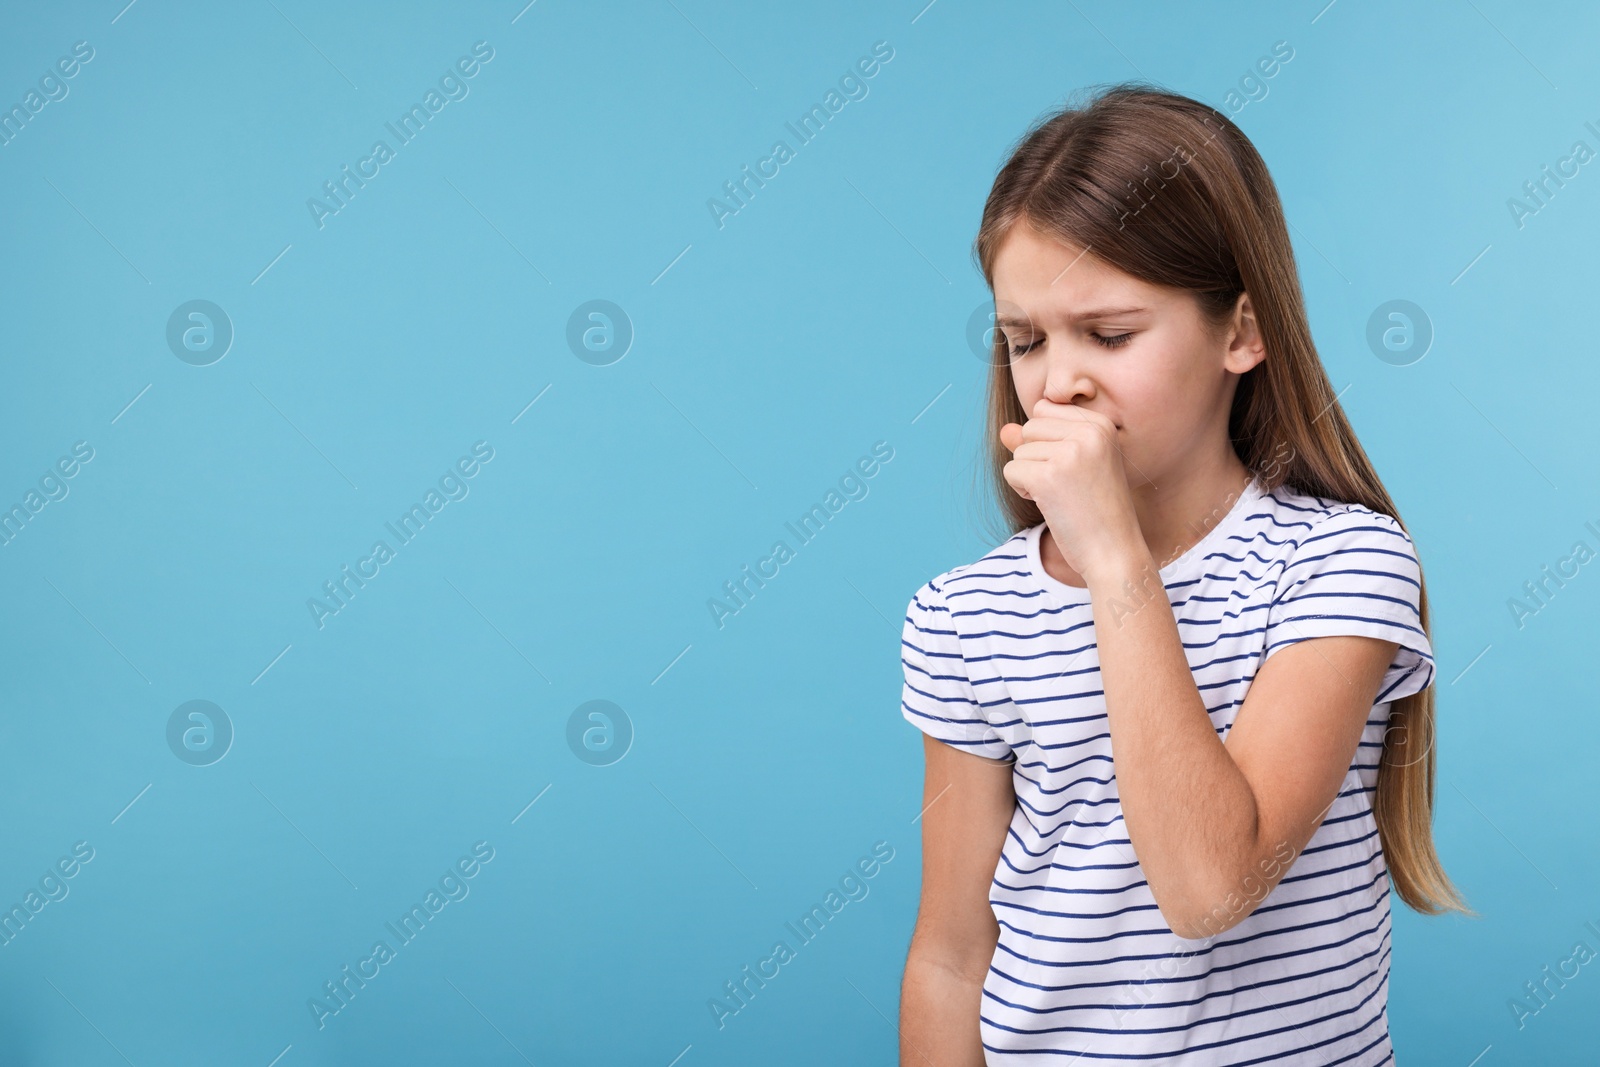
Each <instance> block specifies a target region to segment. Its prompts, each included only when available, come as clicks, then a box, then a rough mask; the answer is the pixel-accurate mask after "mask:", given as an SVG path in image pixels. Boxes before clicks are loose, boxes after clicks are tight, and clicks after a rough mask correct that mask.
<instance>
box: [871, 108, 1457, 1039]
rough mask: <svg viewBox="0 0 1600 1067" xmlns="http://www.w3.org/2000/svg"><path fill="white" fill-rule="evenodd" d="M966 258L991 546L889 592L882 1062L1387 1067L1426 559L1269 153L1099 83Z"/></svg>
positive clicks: (1025, 162)
mask: <svg viewBox="0 0 1600 1067" xmlns="http://www.w3.org/2000/svg"><path fill="white" fill-rule="evenodd" d="M975 253H976V257H977V259H978V261H979V263H980V265H981V268H982V270H983V275H984V279H985V280H986V281H987V282H988V284H989V287H990V289H991V290H992V292H993V295H994V302H995V309H996V325H997V327H998V328H997V330H996V331H995V335H994V351H993V355H994V359H993V367H992V372H991V374H990V381H989V397H990V400H989V429H990V434H989V446H990V450H991V452H990V458H991V461H992V462H991V465H990V467H991V471H992V473H993V474H994V476H995V486H996V489H997V491H998V495H999V501H1000V506H1001V509H1002V510H1003V512H1004V513H1005V516H1006V518H1007V519H1008V520H1009V523H1010V527H1009V529H1010V530H1011V531H1013V532H1012V533H1011V535H1010V536H1009V539H1007V540H1005V541H1004V542H1003V543H1002V544H1000V545H999V546H998V547H996V548H995V549H994V550H992V551H990V552H989V553H987V554H986V555H984V556H983V557H982V558H981V559H979V560H977V561H976V562H974V563H971V564H968V565H964V566H959V567H955V568H954V569H952V570H949V571H946V572H945V573H943V574H940V575H938V576H937V577H935V578H934V579H932V580H931V581H929V582H928V583H927V584H925V585H924V586H922V588H921V589H919V590H918V591H917V592H916V594H915V596H913V597H912V599H911V602H910V605H909V606H908V608H907V613H906V620H905V628H904V631H903V642H902V658H903V661H904V665H905V687H904V690H903V696H902V713H903V715H904V716H905V718H906V719H908V720H909V721H910V722H911V723H912V724H914V725H915V726H917V727H918V728H919V729H921V730H922V731H924V733H925V734H926V737H925V738H924V752H925V756H926V763H927V775H926V791H925V794H924V805H925V807H924V810H923V815H922V817H921V818H922V832H923V887H922V900H921V906H920V908H919V911H918V915H917V925H916V929H915V932H914V933H913V936H912V941H911V947H910V951H909V953H908V955H907V959H906V969H905V978H904V984H903V988H902V1005H901V1011H902V1029H901V1033H902V1046H901V1060H900V1062H901V1063H902V1064H903V1065H913V1064H915V1065H921V1064H936V1065H955V1064H960V1065H971V1064H983V1063H987V1064H1012V1065H1017V1067H1030V1065H1035V1064H1051V1065H1056V1067H1063V1065H1065V1064H1068V1063H1076V1062H1077V1061H1078V1060H1080V1059H1081V1060H1082V1061H1083V1063H1084V1064H1089V1063H1101V1062H1107V1061H1114V1062H1126V1063H1161V1064H1182V1065H1199V1064H1206V1065H1211V1064H1231V1065H1244V1064H1258V1063H1313V1064H1324V1065H1332V1064H1350V1065H1369V1064H1382V1063H1388V1062H1391V1061H1392V1060H1393V1058H1394V1057H1393V1053H1392V1051H1391V1049H1390V1043H1389V1028H1388V1016H1387V1012H1386V1001H1387V994H1388V978H1389V948H1390V943H1389V934H1390V913H1389V889H1390V887H1391V885H1392V886H1393V888H1394V890H1395V892H1396V893H1397V894H1398V895H1399V897H1400V899H1401V900H1402V901H1404V902H1405V903H1406V904H1407V905H1408V906H1410V907H1412V908H1414V909H1416V910H1418V911H1421V912H1424V913H1428V914H1438V913H1440V912H1444V911H1450V910H1454V911H1460V912H1464V913H1467V914H1472V913H1471V912H1470V911H1469V910H1468V909H1467V908H1466V906H1465V904H1464V903H1463V902H1462V900H1461V898H1460V897H1459V895H1458V894H1457V892H1456V890H1455V887H1454V886H1453V885H1452V884H1451V883H1450V880H1449V879H1448V877H1447V876H1446V875H1445V872H1444V870H1443V868H1442V867H1441V866H1440V863H1439V860H1438V857H1437V856H1436V855H1435V852H1434V847H1433V842H1432V838H1431V831H1430V821H1431V814H1432V802H1433V777H1434V764H1433V733H1434V718H1433V692H1432V690H1431V689H1430V688H1429V687H1430V686H1431V685H1432V684H1433V680H1434V661H1433V650H1432V645H1431V642H1430V638H1429V630H1428V602H1427V596H1426V594H1425V592H1424V590H1423V583H1422V571H1421V568H1420V566H1419V564H1418V561H1417V556H1416V552H1415V548H1414V545H1413V544H1412V541H1411V538H1410V536H1409V535H1408V534H1407V532H1406V529H1405V526H1404V525H1403V524H1402V523H1401V522H1400V520H1399V518H1398V517H1397V514H1396V509H1395V506H1394V502H1393V501H1392V500H1390V498H1389V495H1388V493H1387V492H1386V491H1385V489H1384V487H1383V483H1382V482H1381V481H1380V480H1379V479H1378V476H1377V474H1376V473H1375V472H1374V471H1373V469H1372V465H1371V464H1370V463H1369V462H1368V460H1367V456H1366V454H1365V452H1363V451H1362V448H1361V445H1360V443H1359V442H1358V441H1357V440H1356V437H1355V434H1354V433H1353V432H1352V430H1351V428H1350V425H1349V423H1348V422H1347V421H1346V420H1345V416H1344V413H1343V411H1342V410H1341V409H1340V407H1339V404H1338V401H1337V399H1336V398H1335V396H1334V392H1333V389H1332V388H1331V387H1330V385H1329V382H1328V378H1327V375H1326V373H1325V372H1324V370H1323V368H1322V365H1321V362H1320V361H1319V359H1318V356H1317V352H1316V349H1315V347H1314V346H1313V344H1312V341H1311V331H1310V328H1309V327H1308V325H1307V322H1306V313H1305V308H1304V306H1303V305H1302V302H1301V294H1300V285H1299V279H1298V276H1297V274H1296V271H1295V264H1294V257H1293V251H1292V249H1291V246H1290V243H1289V236H1288V233H1287V231H1286V228H1285V225H1284V218H1283V212H1282V208H1281V206H1280V204H1279V201H1278V197H1277V192H1276V189H1275V188H1274V186H1273V183H1272V179H1271V178H1270V176H1269V175H1268V173H1267V170H1266V166H1265V164H1264V163H1263V162H1262V160H1261V157H1260V156H1259V155H1258V154H1257V152H1256V150H1255V147H1254V146H1253V145H1252V144H1251V143H1250V141H1249V140H1248V139H1247V138H1246V137H1245V135H1244V134H1243V133H1241V132H1240V131H1239V129H1238V128H1237V127H1235V126H1234V125H1232V124H1231V123H1229V122H1228V121H1227V120H1226V119H1224V118H1223V117H1222V116H1221V115H1219V114H1218V113H1217V112H1215V111H1214V110H1213V109H1211V108H1209V107H1206V106H1205V105H1203V104H1200V103H1198V102H1196V101H1194V100H1191V99H1188V98H1186V97H1182V96H1177V95H1173V94H1170V93H1166V92H1160V91H1155V90H1152V89H1149V88H1145V87H1142V86H1137V85H1125V86H1117V87H1114V88H1112V89H1110V90H1108V91H1105V92H1103V93H1101V94H1100V95H1099V96H1098V97H1097V98H1095V99H1093V100H1091V101H1090V102H1089V103H1088V104H1087V105H1086V106H1084V107H1081V108H1068V109H1066V110H1063V111H1061V112H1060V113H1058V114H1056V115H1054V116H1052V117H1050V118H1048V119H1047V120H1045V121H1043V122H1041V123H1040V124H1039V125H1037V126H1036V127H1035V128H1034V129H1032V130H1031V131H1029V132H1028V134H1027V135H1026V136H1025V137H1024V138H1023V140H1022V141H1021V142H1020V144H1019V146H1018V147H1017V148H1016V150H1015V152H1014V153H1013V154H1012V156H1011V158H1010V159H1009V160H1008V161H1007V163H1006V165H1005V166H1004V167H1003V168H1002V169H1001V171H1000V174H999V176H998V177H997V178H996V180H995V183H994V187H993V189H992V190H991V192H990V194H989V198H988V202H987V203H986V204H985V205H984V211H983V221H982V225H981V227H980V228H979V232H978V237H977V241H976V246H975Z"/></svg>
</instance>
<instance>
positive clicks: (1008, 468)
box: [1000, 460, 1033, 500]
mask: <svg viewBox="0 0 1600 1067" xmlns="http://www.w3.org/2000/svg"><path fill="white" fill-rule="evenodd" d="M1000 473H1001V474H1003V475H1004V476H1005V479H1006V484H1007V485H1009V486H1011V488H1012V489H1013V490H1015V491H1016V494H1017V495H1018V496H1020V497H1022V499H1024V500H1032V499H1033V495H1032V494H1031V493H1029V492H1028V488H1027V486H1026V485H1025V484H1024V477H1023V474H1022V467H1021V466H1020V465H1019V464H1018V463H1017V462H1016V461H1015V460H1013V461H1012V462H1010V463H1007V464H1006V465H1005V466H1004V467H1001V468H1000Z"/></svg>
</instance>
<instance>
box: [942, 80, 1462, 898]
mask: <svg viewBox="0 0 1600 1067" xmlns="http://www.w3.org/2000/svg"><path fill="white" fill-rule="evenodd" d="M1022 219H1026V220H1027V224H1028V225H1029V226H1031V227H1032V228H1033V229H1035V230H1037V231H1039V232H1040V233H1042V234H1048V235H1051V236H1054V237H1057V238H1060V239H1062V240H1064V241H1066V242H1068V243H1070V244H1072V245H1075V246H1078V247H1082V248H1085V249H1088V250H1090V251H1092V252H1093V253H1094V255H1095V256H1097V257H1099V259H1100V260H1102V261H1103V262H1105V263H1108V264H1110V265H1111V266H1113V267H1116V268H1117V269H1119V270H1121V271H1123V272H1125V273H1127V274H1131V275H1133V276H1134V277H1136V278H1139V279H1142V280H1144V281H1146V282H1149V283H1152V284H1155V285H1161V286H1170V287H1174V288H1180V289H1186V290H1189V291H1191V292H1192V293H1194V294H1195V296H1196V298H1197V299H1198V301H1199V303H1200V307H1201V310H1202V313H1203V314H1204V316H1205V318H1206V320H1207V321H1208V322H1210V323H1211V324H1212V325H1213V326H1220V325H1222V324H1223V323H1224V322H1225V321H1226V318H1227V316H1228V315H1229V314H1230V313H1231V312H1232V311H1233V308H1234V305H1235V302H1236V300H1237V298H1238V296H1239V294H1240V293H1243V292H1248V293H1249V294H1250V302H1251V305H1252V307H1253V309H1254V311H1255V318H1256V324H1257V326H1258V328H1259V329H1260V331H1261V336H1262V340H1263V342H1264V344H1265V347H1266V352H1267V355H1266V358H1265V360H1263V361H1262V362H1261V363H1260V364H1258V365H1257V366H1256V367H1254V368H1253V369H1251V370H1250V371H1248V372H1246V373H1245V374H1244V375H1243V376H1242V377H1241V378H1240V381H1239V383H1238V387H1237V389H1236V391H1235V393H1234V399H1233V407H1232V410H1231V411H1230V413H1229V418H1228V434H1229V437H1230V439H1231V440H1232V442H1233V447H1234V451H1235V452H1236V453H1237V454H1238V456H1239V459H1240V460H1241V461H1242V462H1243V463H1244V464H1245V466H1247V467H1248V468H1250V470H1251V471H1253V472H1255V473H1256V474H1257V476H1258V477H1259V478H1260V479H1261V482H1262V486H1263V488H1264V489H1265V490H1266V491H1269V492H1270V491H1271V490H1273V489H1275V488H1277V487H1278V486H1280V485H1288V486H1290V487H1291V488H1293V489H1296V490H1298V491H1300V492H1302V493H1306V494H1308V495H1311V496H1318V497H1325V498H1329V499H1331V500H1336V501H1342V502H1346V503H1356V504H1361V505H1364V506H1366V507H1368V508H1371V509H1372V510H1373V511H1375V512H1381V513H1382V514H1384V515H1388V516H1391V517H1392V518H1393V519H1394V520H1395V522H1396V523H1398V524H1399V525H1400V528H1401V529H1402V530H1404V529H1405V523H1404V522H1402V521H1401V519H1400V515H1399V512H1398V511H1397V510H1396V508H1395V505H1394V501H1393V500H1391V499H1390V498H1389V493H1388V491H1387V490H1386V489H1385V488H1384V486H1383V482H1382V481H1381V480H1380V479H1379V478H1378V474H1377V472H1376V471H1375V470H1374V469H1373V467H1372V464H1371V462H1369V461H1368V459H1367V455H1366V452H1365V451H1363V449H1362V447H1361V443H1360V442H1359V441H1358V440H1357V439H1356V435H1355V432H1354V431H1353V430H1352V429H1351V428H1350V423H1349V422H1348V421H1347V420H1346V419H1345V414H1344V410H1343V409H1342V408H1341V407H1340V405H1339V401H1338V398H1337V397H1336V396H1335V395H1334V390H1333V387H1332V385H1331V384H1330V383H1329V381H1328V375H1327V372H1326V370H1324V368H1323V366H1322V361H1321V359H1320V358H1319V357H1318V355H1317V350H1316V346H1315V345H1314V344H1313V343H1312V339H1311V328H1310V325H1309V323H1308V322H1307V319H1306V311H1305V305H1304V303H1303V300H1302V297H1301V292H1300V278H1299V273H1298V271H1297V270H1296V268H1295V261H1294V249H1293V247H1292V246H1291V245H1290V243H1289V233H1288V228H1287V226H1286V225H1285V223H1284V217H1283V208H1282V205H1281V204H1280V203H1279V200H1278V193H1277V189H1276V187H1275V186H1274V185H1273V182H1272V178H1271V176H1270V175H1269V174H1268V173H1267V167H1266V164H1265V162H1264V161H1263V160H1262V159H1261V156H1260V154H1259V153H1258V152H1257V151H1256V149H1255V146H1254V145H1253V144H1251V143H1250V140H1249V138H1247V137H1246V136H1245V135H1244V133H1243V132H1242V131H1240V130H1239V128H1238V127H1237V126H1235V125H1234V124H1233V123H1231V122H1229V121H1228V120H1227V119H1226V118H1224V117H1223V116H1222V115H1221V114H1220V113H1218V112H1217V111H1216V110H1215V109H1213V108H1211V107H1208V106H1206V105H1205V104H1202V103H1200V102H1198V101H1195V100H1191V99H1189V98H1188V97H1185V96H1179V95H1177V94H1174V93H1170V92H1166V91H1164V90H1161V89H1159V88H1155V87H1151V86H1147V85H1144V84H1140V83H1124V84H1121V85H1115V86H1111V87H1109V88H1102V89H1100V90H1099V91H1098V92H1097V93H1096V94H1095V95H1094V96H1093V97H1092V98H1091V99H1090V100H1089V101H1088V102H1087V103H1086V104H1084V105H1083V106H1078V107H1074V106H1070V105H1069V106H1068V107H1066V108H1063V109H1062V110H1059V111H1056V112H1054V113H1053V114H1050V115H1048V116H1046V117H1044V118H1042V119H1040V120H1039V121H1038V122H1036V123H1035V124H1034V126H1033V127H1032V128H1031V129H1029V130H1028V131H1027V132H1026V133H1025V134H1024V135H1023V136H1022V137H1021V138H1020V139H1019V141H1018V142H1017V145H1016V147H1015V148H1014V149H1013V150H1012V153H1011V155H1010V158H1009V159H1008V160H1007V161H1006V163H1005V165H1004V166H1003V167H1002V168H1001V169H1000V172H999V174H998V175H997V176H996V178H995V182H994V186H993V188H992V189H991V190H990V193H989V197H988V200H987V201H986V202H985V204H984V207H983V221H982V223H981V225H980V226H979V229H978V235H977V238H976V240H975V241H974V242H973V256H974V258H975V259H976V260H977V263H978V266H979V269H980V270H982V272H983V276H984V280H985V281H986V282H988V284H989V288H990V291H991V293H992V292H993V289H994V262H995V255H996V253H997V251H998V249H999V247H1000V244H1001V242H1002V241H1003V240H1004V239H1005V237H1006V235H1007V234H1008V233H1010V231H1011V228H1012V227H1013V226H1015V225H1016V224H1017V222H1018V221H1019V220H1022ZM1130 221H1131V224H1130ZM990 356H991V358H990V360H989V362H990V368H991V370H990V376H989V402H988V427H987V432H986V433H985V435H984V442H985V446H984V447H985V451H986V463H985V464H984V473H985V474H986V476H987V478H988V479H989V480H990V481H991V482H992V484H993V489H994V492H995V493H996V494H997V496H996V499H997V501H998V503H999V507H1000V512H1001V513H1002V515H1003V516H1004V519H1005V521H1006V523H1007V524H1008V525H1009V529H1008V530H1006V531H1005V532H1004V537H1009V536H1011V535H1012V534H1014V533H1015V532H1017V531H1018V530H1021V529H1025V528H1027V527H1030V526H1035V525H1037V524H1039V523H1040V522H1042V521H1044V519H1043V516H1042V514H1041V513H1040V511H1039V508H1038V505H1037V504H1035V503H1034V502H1033V501H1031V500H1027V499H1025V498H1023V497H1022V496H1020V495H1019V494H1018V493H1017V492H1016V491H1015V490H1014V489H1012V488H1011V485H1010V483H1008V482H1007V481H1006V479H1005V477H1004V475H1003V473H1002V468H1003V467H1004V466H1005V464H1006V462H1007V461H1008V460H1009V459H1010V457H1009V456H1008V455H1007V454H1006V453H1005V451H1004V449H1003V448H1002V446H1001V445H1000V444H999V435H1000V427H1001V426H1003V425H1005V424H1006V423H1008V422H1014V423H1019V424H1020V423H1023V422H1026V421H1027V419H1028V415H1027V412H1025V411H1023V409H1022V403H1021V401H1020V400H1019V399H1018V398H1017V394H1016V391H1015V389H1014V387H1013V384H1012V381H1011V374H1010V368H1009V361H1008V359H1007V358H1006V355H1005V340H1004V338H1003V337H1002V336H1001V335H1000V334H999V332H998V331H996V332H995V335H994V339H993V351H992V352H991V353H990ZM1407 536H1410V534H1409V532H1407ZM1004 537H1002V538H1000V539H1001V540H1003V539H1004ZM1420 598H1421V601H1420V609H1421V624H1422V630H1423V632H1424V633H1429V634H1430V642H1431V639H1432V638H1431V631H1430V629H1429V624H1428V592H1427V586H1426V583H1423V584H1422V590H1421V594H1420ZM1434 688H1435V687H1433V686H1430V687H1429V688H1427V689H1425V690H1423V691H1422V692H1420V693H1415V694H1413V695H1411V696H1408V697H1405V698H1403V699H1401V700H1398V701H1395V702H1394V706H1393V708H1392V709H1391V714H1390V719H1389V724H1390V725H1389V729H1388V732H1387V733H1386V735H1385V737H1384V743H1383V754H1382V758H1381V760H1380V763H1379V770H1378V785H1377V792H1376V795H1375V796H1374V797H1373V817H1374V819H1375V820H1376V822H1377V825H1378V835H1379V840H1380V841H1381V843H1382V847H1383V852H1384V858H1385V860H1386V862H1387V864H1388V867H1389V876H1390V880H1391V884H1392V886H1393V888H1394V891H1395V892H1396V893H1397V894H1398V895H1399V897H1400V899H1401V900H1402V901H1404V902H1405V903H1406V904H1407V905H1408V906H1409V907H1411V908H1412V909H1414V910H1416V911H1419V912H1422V913H1424V914H1429V915H1437V914H1440V913H1443V912H1447V911H1459V912H1462V913H1464V914H1468V915H1473V914H1476V913H1474V912H1472V911H1471V909H1469V908H1468V907H1467V906H1466V905H1465V903H1464V902H1463V900H1462V898H1461V896H1460V894H1459V893H1458V892H1457V891H1456V888H1455V887H1454V886H1453V885H1452V884H1451V882H1450V879H1449V877H1448V876H1447V875H1446V874H1445V871H1444V868H1443V866H1442V865H1441V864H1440V862H1439V857H1438V854H1437V853H1436V852H1435V850H1434V844H1433V829H1432V816H1433V799H1434V753H1433V747H1434V730H1435V726H1434Z"/></svg>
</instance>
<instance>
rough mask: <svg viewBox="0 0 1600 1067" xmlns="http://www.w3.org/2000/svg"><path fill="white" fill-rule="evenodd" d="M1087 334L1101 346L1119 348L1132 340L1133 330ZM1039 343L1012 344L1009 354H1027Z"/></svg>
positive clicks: (1016, 356) (1014, 357)
mask: <svg viewBox="0 0 1600 1067" xmlns="http://www.w3.org/2000/svg"><path fill="white" fill-rule="evenodd" d="M1089 336H1090V337H1093V338H1094V341H1095V344H1097V345H1099V346H1100V347H1101V348H1121V347H1123V346H1124V345H1126V344H1128V343H1129V342H1130V341H1132V340H1133V331H1131V330H1130V331H1128V332H1127V333H1118V334H1109V335H1107V334H1098V333H1093V332H1091V333H1090V334H1089ZM1039 344H1040V342H1039V341H1029V342H1028V343H1027V344H1025V345H1012V346H1011V349H1010V356H1011V358H1012V359H1018V358H1020V357H1022V356H1025V355H1027V354H1028V353H1029V352H1032V351H1033V350H1034V349H1035V348H1038V347H1039Z"/></svg>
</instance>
